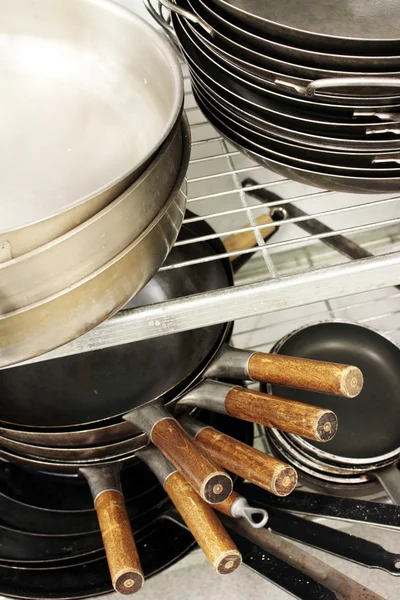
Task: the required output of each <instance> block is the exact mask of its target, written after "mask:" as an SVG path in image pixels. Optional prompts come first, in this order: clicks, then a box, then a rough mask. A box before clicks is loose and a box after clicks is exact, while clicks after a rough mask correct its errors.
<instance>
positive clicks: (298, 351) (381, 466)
mask: <svg viewBox="0 0 400 600" xmlns="http://www.w3.org/2000/svg"><path fill="white" fill-rule="evenodd" d="M273 352H277V353H282V354H291V355H295V356H298V357H304V358H305V357H307V358H313V359H319V360H330V361H344V362H345V361H351V362H352V363H354V364H356V365H357V366H358V367H359V368H360V369H361V370H362V372H363V373H364V386H363V390H362V392H361V393H360V395H359V396H358V398H357V403H355V404H352V403H351V402H350V403H349V402H342V401H341V400H340V399H337V401H336V402H335V403H334V406H335V411H336V412H337V415H338V418H339V421H340V424H341V427H340V431H339V432H338V435H337V436H335V439H334V440H331V441H329V442H328V443H327V444H325V445H324V446H321V445H320V444H319V443H318V442H313V441H306V440H303V439H301V438H300V437H299V436H296V435H292V434H288V433H285V432H283V431H278V430H277V429H270V430H268V431H267V437H268V440H269V442H270V444H271V447H272V448H273V450H274V452H276V453H277V455H279V456H281V457H284V458H285V460H287V461H288V462H289V463H290V464H292V465H294V466H296V468H297V469H298V472H299V474H301V475H302V477H303V479H304V481H306V483H307V484H308V485H311V486H313V487H317V488H319V489H323V490H325V491H327V492H329V493H332V494H337V495H340V496H346V495H353V496H357V497H361V496H362V497H365V496H367V497H379V496H382V495H385V493H386V494H387V495H388V496H389V497H390V498H391V499H392V501H393V502H394V503H395V504H397V505H398V504H400V472H399V470H398V467H399V458H400V436H399V427H398V423H399V417H400V405H399V401H398V393H397V390H398V386H399V364H400V349H399V347H398V346H397V345H396V344H395V343H394V342H392V341H391V340H390V339H388V338H387V337H385V336H384V335H382V334H381V333H379V332H377V331H374V330H373V329H370V328H368V327H365V326H362V325H358V324H356V323H350V322H345V321H328V322H321V323H315V324H310V325H307V326H304V327H301V328H300V329H297V330H296V331H293V332H292V333H290V334H288V335H287V336H285V337H284V338H283V339H282V340H281V341H280V342H279V343H278V344H276V345H275V347H274V348H273ZM270 391H271V392H272V393H275V394H279V395H284V396H285V397H288V398H291V399H292V400H297V401H301V400H304V399H305V397H307V401H309V402H312V403H315V404H317V405H318V406H321V407H323V406H326V405H327V404H326V403H328V404H329V405H332V406H333V404H332V401H333V398H332V397H331V398H330V399H329V396H323V395H321V394H315V393H312V392H308V393H307V394H303V393H302V392H301V391H299V390H297V391H295V390H292V389H288V388H280V387H277V386H274V385H273V386H271V389H270Z"/></svg>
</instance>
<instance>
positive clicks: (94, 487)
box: [79, 464, 122, 502]
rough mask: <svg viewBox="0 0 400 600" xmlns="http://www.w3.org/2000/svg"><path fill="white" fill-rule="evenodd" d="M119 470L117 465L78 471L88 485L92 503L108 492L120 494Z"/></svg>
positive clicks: (84, 468)
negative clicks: (112, 491)
mask: <svg viewBox="0 0 400 600" xmlns="http://www.w3.org/2000/svg"><path fill="white" fill-rule="evenodd" d="M120 470H121V469H120V466H119V465H118V464H114V465H110V466H108V467H83V468H82V469H80V470H79V472H80V473H81V474H82V475H83V476H84V477H85V479H86V481H87V482H88V484H89V487H90V491H91V493H92V498H93V501H94V502H95V501H96V499H97V497H98V496H100V494H102V493H103V492H107V491H109V490H115V491H116V492H120V493H121V494H122V489H121V480H120V475H119V474H120Z"/></svg>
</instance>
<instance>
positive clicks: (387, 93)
mask: <svg viewBox="0 0 400 600" xmlns="http://www.w3.org/2000/svg"><path fill="white" fill-rule="evenodd" d="M202 4H203V3H202V2H195V1H194V0H189V1H188V2H186V1H184V0H180V5H181V6H182V7H183V8H189V9H190V8H191V9H193V10H194V12H196V13H197V14H198V15H200V17H201V18H203V19H204V20H205V21H207V23H208V24H209V25H210V26H211V27H212V28H213V29H214V31H215V33H216V35H214V36H213V37H211V36H210V35H209V34H207V33H206V32H205V30H204V29H203V28H202V27H200V26H198V25H195V24H194V23H192V22H190V21H188V20H185V21H186V23H187V25H188V27H189V28H190V29H191V30H192V31H193V32H194V33H195V35H196V37H197V38H198V39H200V40H202V42H203V43H204V44H206V45H207V47H208V48H209V49H210V50H211V51H212V52H213V53H214V54H217V55H218V56H219V57H220V58H221V59H222V62H224V63H226V62H228V64H229V63H230V64H231V65H232V64H236V65H237V66H239V68H240V70H241V72H242V74H243V75H245V73H246V75H247V74H250V75H251V74H254V75H258V76H259V77H260V78H262V79H264V80H265V81H267V82H269V87H271V89H277V90H279V89H280V90H281V91H283V92H288V93H290V94H292V95H293V96H294V98H295V97H296V96H297V97H299V96H300V97H303V98H307V96H308V94H307V86H308V85H309V84H310V83H311V82H312V81H315V80H319V79H330V80H331V81H332V85H331V87H330V89H328V90H327V91H326V92H325V93H324V94H323V95H321V94H319V95H315V97H314V101H315V100H317V102H318V103H319V104H320V105H321V106H322V105H325V106H328V105H329V103H335V104H333V105H332V108H333V110H334V109H335V107H339V105H348V106H351V105H353V106H355V105H361V106H362V105H364V106H365V105H366V104H368V105H374V104H375V105H376V106H378V105H382V104H385V106H387V105H389V104H391V103H398V101H399V95H398V89H397V90H396V88H395V87H394V85H389V86H388V83H389V82H387V83H386V84H385V83H384V81H382V77H385V81H387V80H386V78H390V80H392V81H393V82H395V81H396V78H398V77H399V76H400V72H399V70H398V68H397V70H393V71H391V72H382V71H375V72H373V71H371V70H370V71H369V73H368V72H366V71H365V70H364V71H362V70H359V71H356V70H354V71H353V72H348V71H344V70H342V69H341V68H340V67H337V68H336V69H325V68H321V67H320V66H318V67H317V66H307V65H304V64H298V62H297V61H295V62H289V61H287V60H282V59H279V58H277V57H274V56H273V55H271V53H270V52H259V51H257V50H256V49H254V47H251V46H248V45H246V44H244V43H243V42H242V41H241V40H238V39H237V38H234V37H231V36H230V35H229V32H227V31H226V28H224V27H223V26H222V27H221V24H220V21H219V20H216V19H215V17H214V15H211V13H210V11H209V10H208V9H205V8H204V4H203V5H202ZM239 74H240V72H239ZM350 77H351V78H357V79H358V78H361V77H373V78H374V79H378V80H379V79H380V80H381V81H382V87H381V88H371V87H368V86H359V87H356V86H355V85H354V86H351V85H347V84H341V85H340V86H338V85H336V86H335V84H334V82H333V80H334V79H336V78H345V79H346V80H347V81H349V78H350ZM323 92H324V90H323ZM374 92H375V93H374ZM314 103H315V102H314ZM315 108H316V109H318V105H316V106H315Z"/></svg>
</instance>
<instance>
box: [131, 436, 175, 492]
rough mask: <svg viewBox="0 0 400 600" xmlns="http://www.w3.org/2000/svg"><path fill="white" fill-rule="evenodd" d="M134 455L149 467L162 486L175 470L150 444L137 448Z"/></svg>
mask: <svg viewBox="0 0 400 600" xmlns="http://www.w3.org/2000/svg"><path fill="white" fill-rule="evenodd" d="M136 456H137V457H138V458H140V460H143V461H144V462H145V463H146V465H147V466H148V467H150V469H151V470H152V471H153V473H154V475H155V476H156V477H157V479H158V481H159V482H160V483H161V485H162V486H163V487H164V484H165V482H166V481H167V479H168V477H169V476H170V475H172V473H175V472H176V469H175V467H174V466H173V465H172V464H171V463H170V462H169V460H167V459H166V458H165V456H164V454H163V453H162V452H160V450H159V449H158V448H156V447H155V446H153V445H152V444H150V445H149V446H146V448H143V449H142V450H139V452H137V453H136Z"/></svg>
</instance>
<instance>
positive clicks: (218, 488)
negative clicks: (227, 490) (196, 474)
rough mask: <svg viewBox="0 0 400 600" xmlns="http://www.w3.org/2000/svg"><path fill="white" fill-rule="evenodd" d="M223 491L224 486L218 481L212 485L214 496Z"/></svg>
mask: <svg viewBox="0 0 400 600" xmlns="http://www.w3.org/2000/svg"><path fill="white" fill-rule="evenodd" d="M223 491H224V488H223V486H222V485H221V484H220V483H216V484H215V485H214V487H213V492H214V494H215V495H216V496H219V494H222V492H223Z"/></svg>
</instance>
